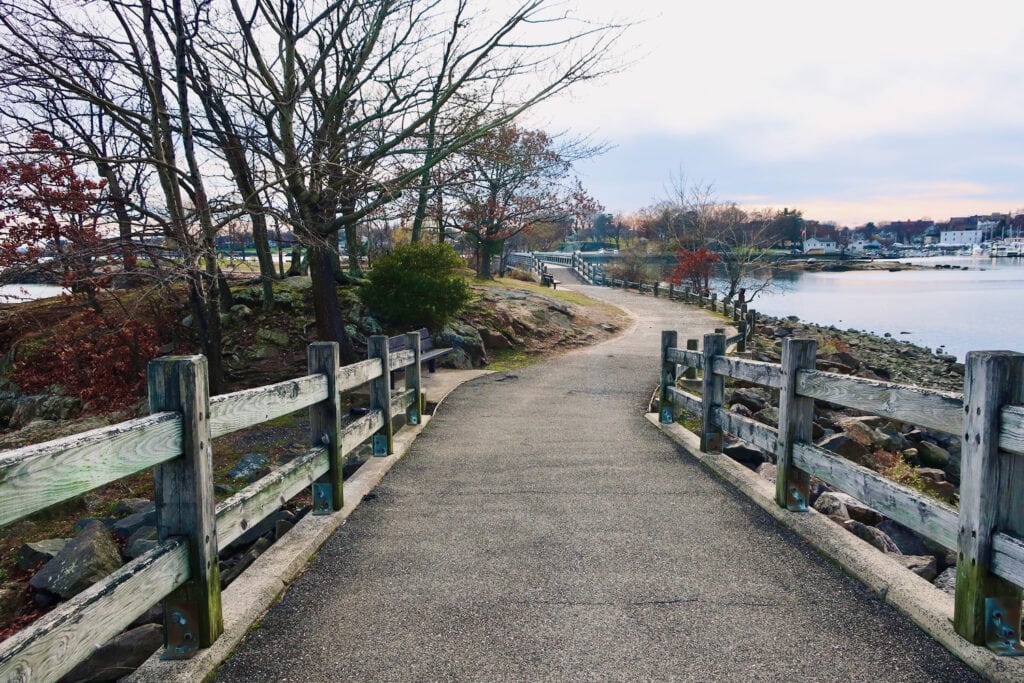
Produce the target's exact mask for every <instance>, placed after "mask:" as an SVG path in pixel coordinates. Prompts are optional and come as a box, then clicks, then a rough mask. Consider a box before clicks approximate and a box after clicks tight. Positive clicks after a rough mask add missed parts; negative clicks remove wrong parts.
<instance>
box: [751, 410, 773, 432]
mask: <svg viewBox="0 0 1024 683" xmlns="http://www.w3.org/2000/svg"><path fill="white" fill-rule="evenodd" d="M754 419H755V420H757V421H758V422H760V423H761V424H766V425H768V426H769V427H775V428H776V429H777V428H778V426H779V409H778V408H774V407H771V406H769V407H767V408H765V409H764V410H759V411H757V412H756V413H754Z"/></svg>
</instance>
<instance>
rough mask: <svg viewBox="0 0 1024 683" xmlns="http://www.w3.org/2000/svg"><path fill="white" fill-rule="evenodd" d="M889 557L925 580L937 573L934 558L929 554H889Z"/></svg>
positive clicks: (930, 578)
mask: <svg viewBox="0 0 1024 683" xmlns="http://www.w3.org/2000/svg"><path fill="white" fill-rule="evenodd" d="M890 557H892V559H894V560H896V561H897V562H899V563H900V564H902V565H903V566H904V567H906V568H907V569H909V570H910V571H912V572H914V573H915V574H917V575H918V576H920V577H921V578H922V579H925V580H926V581H931V580H932V579H934V578H935V577H936V575H937V574H938V572H937V571H936V566H937V565H936V562H935V558H934V557H932V556H931V555H890Z"/></svg>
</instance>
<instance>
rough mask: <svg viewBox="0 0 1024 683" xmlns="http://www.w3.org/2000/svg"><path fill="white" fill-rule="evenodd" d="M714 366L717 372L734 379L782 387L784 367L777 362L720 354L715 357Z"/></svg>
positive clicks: (775, 387) (777, 387) (774, 387)
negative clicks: (764, 361)
mask: <svg viewBox="0 0 1024 683" xmlns="http://www.w3.org/2000/svg"><path fill="white" fill-rule="evenodd" d="M713 368H714V371H715V373H716V374H719V375H724V376H726V377H732V378H733V379H739V380H743V381H745V382H753V383H754V384H760V385H762V386H766V387H771V388H773V389H780V388H781V387H782V367H781V366H779V365H776V364H775V363H763V362H761V361H756V360H744V359H742V358H732V357H730V356H719V357H718V358H716V359H715V363H714V366H713Z"/></svg>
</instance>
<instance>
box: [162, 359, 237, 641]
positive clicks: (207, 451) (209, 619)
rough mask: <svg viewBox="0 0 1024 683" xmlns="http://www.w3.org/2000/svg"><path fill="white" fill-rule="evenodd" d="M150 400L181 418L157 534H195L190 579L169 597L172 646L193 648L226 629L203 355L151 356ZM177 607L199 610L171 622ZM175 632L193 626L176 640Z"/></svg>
mask: <svg viewBox="0 0 1024 683" xmlns="http://www.w3.org/2000/svg"><path fill="white" fill-rule="evenodd" d="M147 385H148V389H149V408H150V411H152V412H162V411H166V410H177V411H178V412H180V413H181V422H182V429H181V434H182V456H181V457H180V458H175V459H174V460H171V461H168V462H165V463H163V464H162V465H160V466H159V467H157V468H156V470H155V472H154V484H155V485H154V489H155V493H156V495H155V496H154V502H155V503H156V526H157V538H158V539H159V540H160V541H161V542H163V541H166V540H167V539H169V538H171V537H172V536H184V537H186V538H187V539H188V555H189V566H190V573H191V579H190V580H189V582H188V583H187V584H185V585H184V586H181V587H180V588H178V589H177V590H176V591H174V593H172V594H171V595H170V596H168V598H167V599H166V601H165V602H164V629H165V643H166V648H165V654H166V655H168V656H190V653H192V652H194V650H195V648H197V647H199V648H203V647H209V646H210V645H212V644H213V642H214V641H215V640H217V638H218V637H219V636H220V634H221V633H223V631H224V620H223V616H222V613H221V602H220V568H219V563H218V546H217V530H216V519H217V517H216V509H215V507H216V505H215V498H214V491H213V439H212V438H211V434H210V392H209V385H208V383H207V360H206V358H205V357H204V356H176V357H168V358H158V359H157V360H154V361H150V363H149V366H148V369H147ZM175 612H181V613H184V614H189V615H192V616H191V617H190V618H189V621H188V623H187V625H184V626H182V627H180V628H179V626H178V625H176V624H173V623H172V615H173V614H174V613H175ZM171 632H182V633H187V635H188V636H190V637H184V636H183V639H182V640H180V641H177V642H174V641H175V639H174V638H172V636H171V635H170V633H171Z"/></svg>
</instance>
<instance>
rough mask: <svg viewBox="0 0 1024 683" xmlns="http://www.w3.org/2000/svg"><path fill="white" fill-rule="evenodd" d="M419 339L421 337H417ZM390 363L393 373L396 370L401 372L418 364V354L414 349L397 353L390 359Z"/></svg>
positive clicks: (391, 355) (390, 356)
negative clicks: (409, 366)
mask: <svg viewBox="0 0 1024 683" xmlns="http://www.w3.org/2000/svg"><path fill="white" fill-rule="evenodd" d="M416 336H417V337H419V335H416ZM388 362H389V363H390V365H391V370H392V372H393V371H395V370H401V369H402V368H404V367H406V366H408V365H412V364H413V363H415V362H416V354H415V353H414V352H413V351H412V349H405V350H403V351H395V352H394V353H392V354H390V355H389V357H388Z"/></svg>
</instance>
